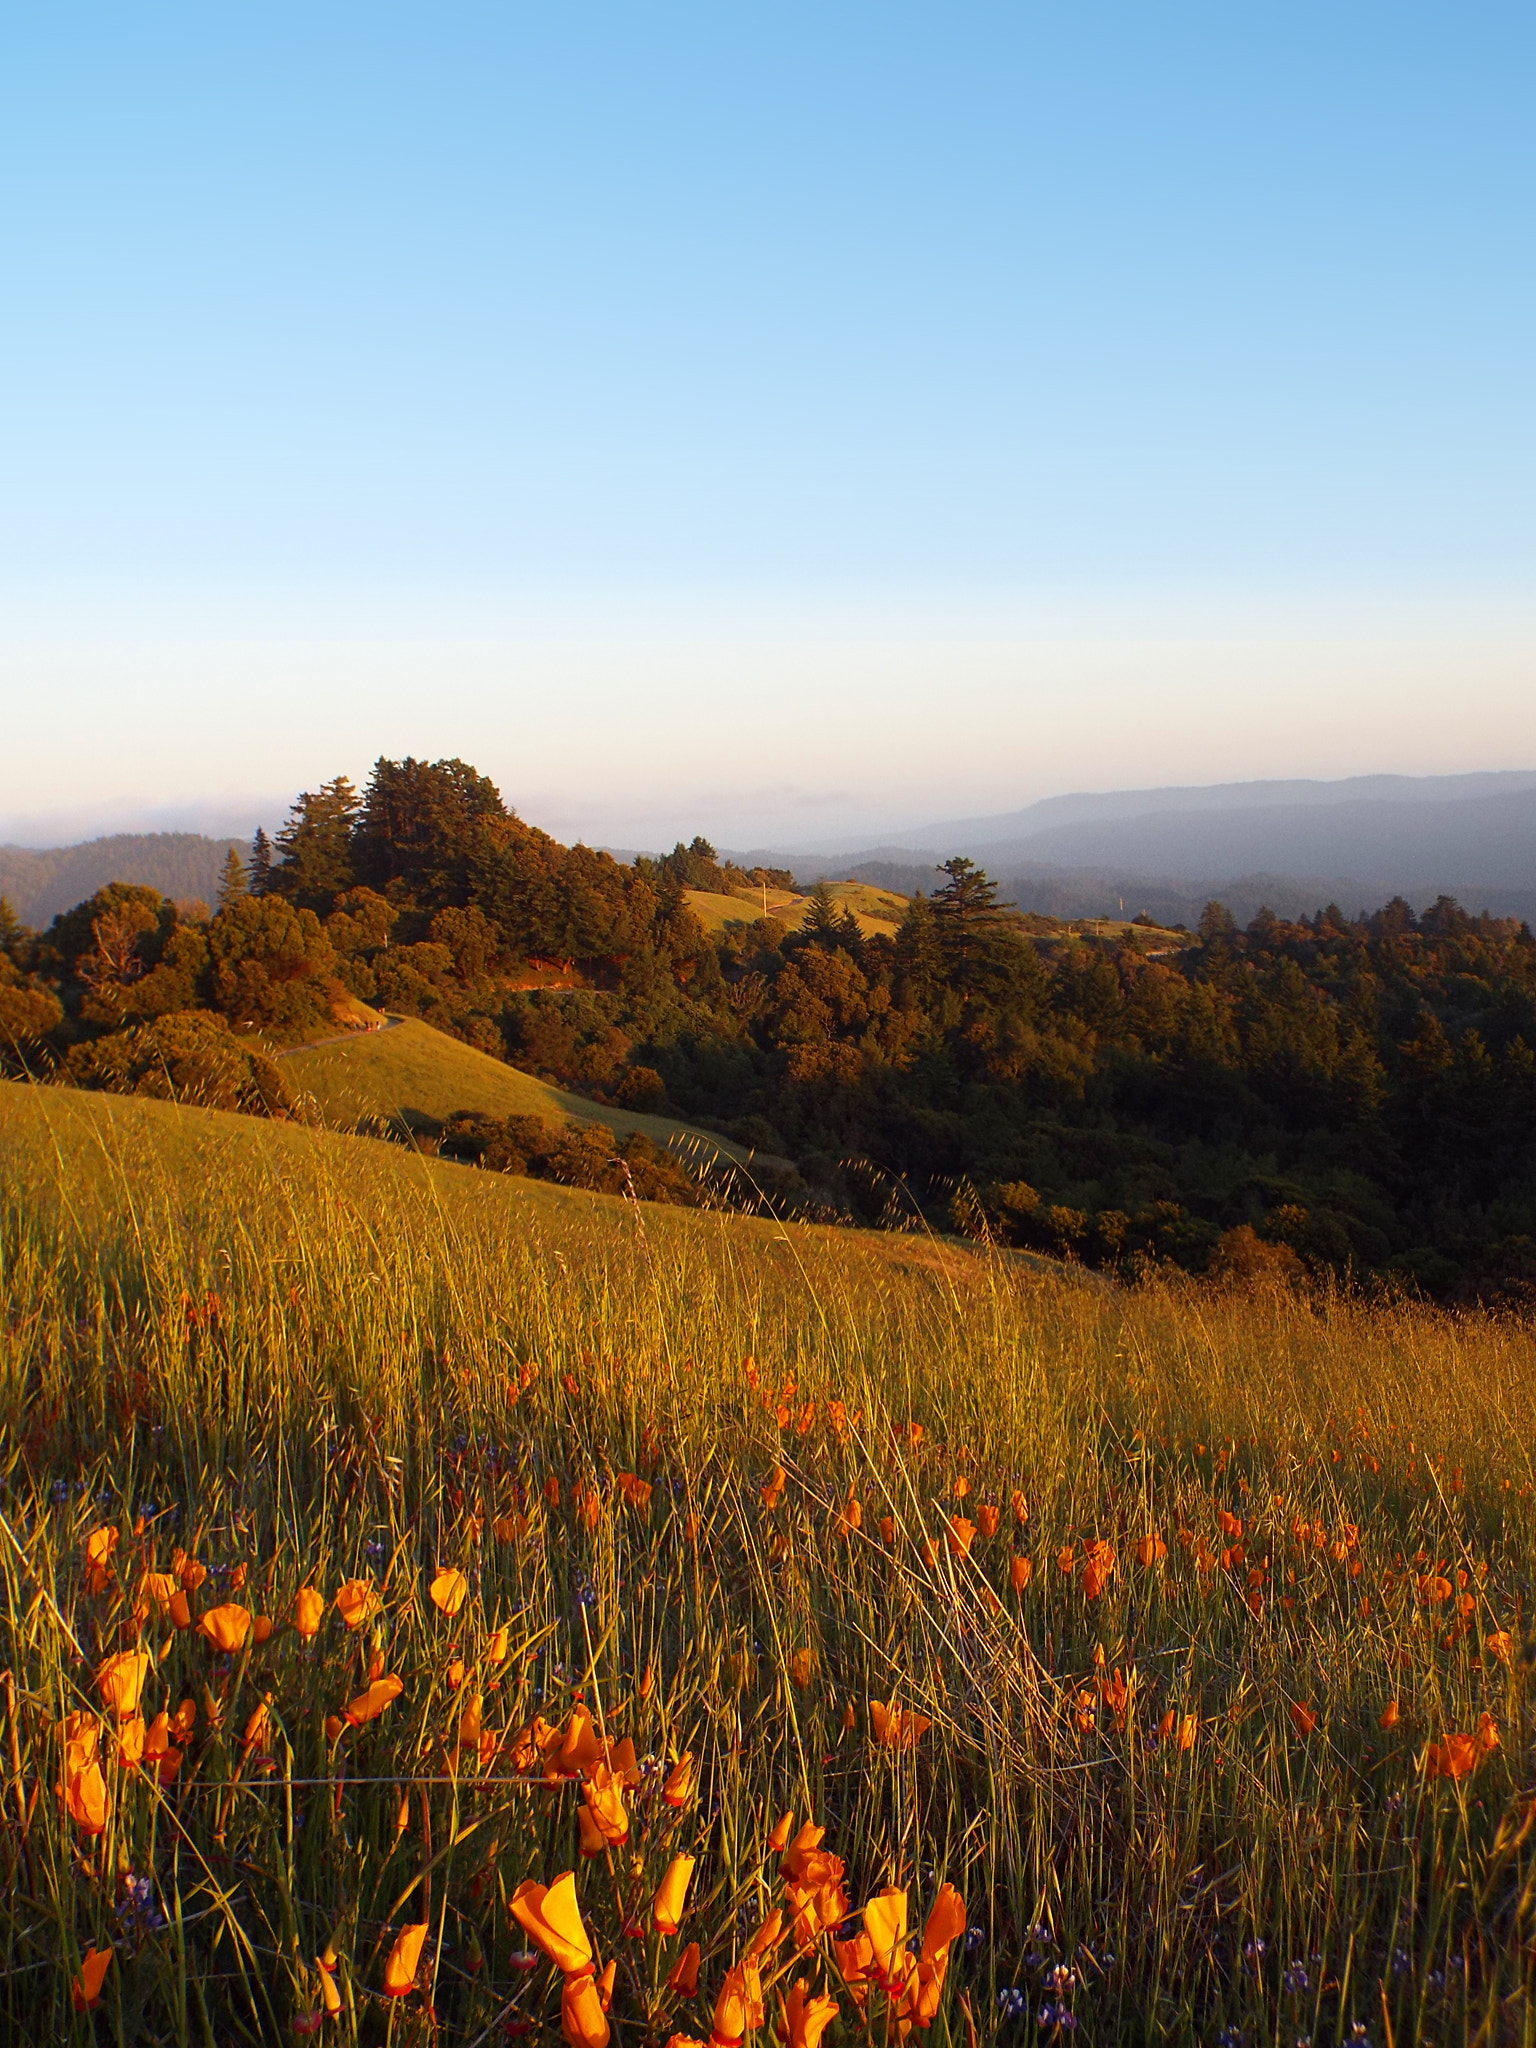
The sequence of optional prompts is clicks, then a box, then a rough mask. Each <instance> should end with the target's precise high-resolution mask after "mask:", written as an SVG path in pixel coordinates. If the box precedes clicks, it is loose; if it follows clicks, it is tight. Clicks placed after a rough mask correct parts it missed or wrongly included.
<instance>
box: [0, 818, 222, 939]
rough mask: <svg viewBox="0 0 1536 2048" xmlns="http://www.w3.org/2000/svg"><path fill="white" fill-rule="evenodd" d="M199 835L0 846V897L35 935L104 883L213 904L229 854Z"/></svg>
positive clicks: (121, 836) (132, 835)
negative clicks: (132, 884)
mask: <svg viewBox="0 0 1536 2048" xmlns="http://www.w3.org/2000/svg"><path fill="white" fill-rule="evenodd" d="M232 846H234V847H238V848H239V849H240V851H241V852H242V853H243V852H244V850H245V842H244V841H243V840H237V839H206V838H204V836H203V834H202V833H201V832H118V833H114V834H113V836H112V837H111V838H110V839H90V840H87V841H86V842H85V844H84V845H83V846H46V847H31V846H0V896H3V897H5V899H6V901H7V902H8V903H9V904H10V906H11V908H12V910H14V911H15V913H16V915H17V916H18V917H19V918H20V919H21V921H22V923H23V924H29V925H31V926H32V927H33V928H34V930H36V929H38V928H40V927H41V926H43V925H45V924H47V923H48V921H49V919H50V918H55V917H57V916H58V915H59V913H60V911H63V910H69V909H72V908H73V906H74V905H75V904H77V903H81V902H83V901H84V900H85V898H86V897H87V896H94V895H95V894H96V891H97V890H98V889H104V888H105V887H106V886H107V884H108V883H109V882H142V883H143V884H144V885H145V886H146V887H147V888H150V889H158V890H159V891H160V894H161V895H162V896H169V897H170V898H171V899H172V900H173V901H177V900H180V901H185V900H186V899H188V898H192V897H197V898H200V899H201V900H202V901H203V902H204V903H212V901H213V900H214V896H215V893H216V892H217V889H218V884H219V869H220V868H221V867H222V866H223V865H224V859H225V856H226V855H227V854H228V852H229V849H230V848H231V847H232Z"/></svg>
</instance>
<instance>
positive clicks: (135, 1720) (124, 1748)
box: [117, 1714, 149, 1769]
mask: <svg viewBox="0 0 1536 2048" xmlns="http://www.w3.org/2000/svg"><path fill="white" fill-rule="evenodd" d="M148 1732H149V1731H148V1729H146V1727H145V1726H144V1716H143V1715H142V1714H130V1715H129V1717H128V1719H127V1720H126V1721H120V1722H119V1723H118V1728H117V1754H118V1758H119V1760H120V1761H121V1762H122V1763H124V1764H126V1765H127V1766H128V1767H129V1769H132V1768H133V1766H134V1765H135V1764H138V1763H142V1762H143V1759H144V1742H145V1738H146V1736H147V1735H148Z"/></svg>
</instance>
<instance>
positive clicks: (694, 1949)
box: [667, 1941, 699, 1998]
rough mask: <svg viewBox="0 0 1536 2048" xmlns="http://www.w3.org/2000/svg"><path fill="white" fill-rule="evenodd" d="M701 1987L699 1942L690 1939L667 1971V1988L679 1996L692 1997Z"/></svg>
mask: <svg viewBox="0 0 1536 2048" xmlns="http://www.w3.org/2000/svg"><path fill="white" fill-rule="evenodd" d="M698 1988H699V1944H698V1943H697V1942H696V1941H690V1942H689V1944H688V1946H687V1947H686V1948H685V1949H684V1950H683V1952H682V1954H681V1955H680V1956H679V1957H678V1959H677V1961H676V1962H675V1963H674V1964H673V1965H672V1967H671V1969H670V1970H668V1972H667V1989H668V1990H669V1991H675V1992H676V1993H677V1995H678V1997H679V1998H692V1996H693V1994H694V1993H695V1992H696V1991H697V1990H698Z"/></svg>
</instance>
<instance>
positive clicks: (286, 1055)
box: [267, 1017, 405, 1060]
mask: <svg viewBox="0 0 1536 2048" xmlns="http://www.w3.org/2000/svg"><path fill="white" fill-rule="evenodd" d="M404 1022H405V1019H404V1018H403V1017H386V1018H385V1019H384V1022H383V1023H382V1024H370V1025H359V1026H358V1027H357V1029H356V1030H353V1031H335V1032H332V1034H331V1036H330V1037H329V1038H309V1039H306V1040H305V1041H304V1043H303V1044H302V1045H285V1046H284V1047H283V1048H282V1050H281V1051H280V1052H273V1053H268V1055H267V1057H268V1059H274V1060H286V1059H290V1058H292V1056H293V1054H294V1053H296V1052H313V1051H314V1050H315V1047H316V1046H318V1045H350V1044H351V1043H352V1041H353V1040H354V1039H355V1038H374V1037H376V1036H377V1035H378V1033H379V1032H381V1031H393V1030H394V1028H395V1026H396V1025H397V1024H403V1023H404Z"/></svg>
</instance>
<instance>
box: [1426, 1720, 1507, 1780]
mask: <svg viewBox="0 0 1536 2048" xmlns="http://www.w3.org/2000/svg"><path fill="white" fill-rule="evenodd" d="M1498 1746H1499V1731H1498V1729H1497V1728H1496V1727H1495V1726H1494V1723H1493V1716H1492V1715H1491V1714H1484V1715H1482V1716H1481V1718H1480V1719H1479V1721H1478V1724H1477V1727H1476V1729H1475V1730H1474V1731H1473V1733H1472V1734H1470V1735H1447V1736H1446V1738H1445V1740H1444V1742H1432V1743H1430V1745H1429V1747H1428V1748H1427V1749H1426V1750H1425V1752H1424V1770H1425V1773H1426V1775H1427V1776H1429V1777H1431V1778H1466V1777H1470V1776H1471V1774H1472V1772H1473V1771H1475V1770H1476V1769H1477V1767H1478V1765H1479V1764H1480V1763H1482V1761H1483V1760H1484V1758H1485V1757H1489V1756H1492V1754H1493V1752H1494V1751H1495V1750H1496V1749H1497V1748H1498Z"/></svg>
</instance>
